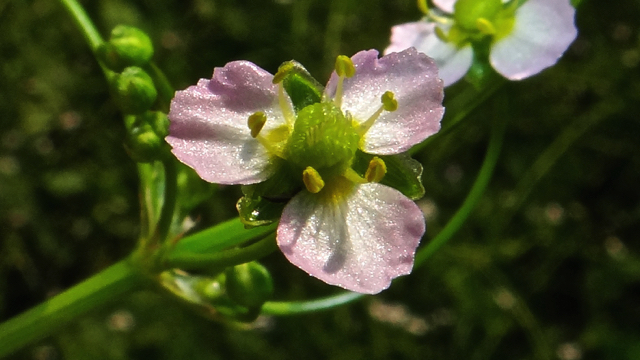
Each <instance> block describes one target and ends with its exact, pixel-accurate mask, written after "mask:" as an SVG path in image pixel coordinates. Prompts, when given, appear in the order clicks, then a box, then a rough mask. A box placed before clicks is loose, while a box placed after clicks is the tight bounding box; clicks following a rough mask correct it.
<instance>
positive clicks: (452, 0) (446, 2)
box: [433, 0, 511, 14]
mask: <svg viewBox="0 0 640 360" xmlns="http://www.w3.org/2000/svg"><path fill="white" fill-rule="evenodd" d="M457 1H458V0H433V3H434V4H435V6H437V7H438V8H439V9H440V10H442V11H444V12H447V13H449V14H453V7H454V5H455V4H456V2H457ZM509 1H511V0H502V3H503V4H504V3H508V2H509Z"/></svg>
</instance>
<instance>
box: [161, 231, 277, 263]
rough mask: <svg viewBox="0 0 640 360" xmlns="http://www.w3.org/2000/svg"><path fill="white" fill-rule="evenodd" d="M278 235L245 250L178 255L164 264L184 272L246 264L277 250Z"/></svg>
mask: <svg viewBox="0 0 640 360" xmlns="http://www.w3.org/2000/svg"><path fill="white" fill-rule="evenodd" d="M275 239H276V234H275V233H272V234H270V235H268V236H267V237H265V238H264V239H262V240H260V241H258V242H256V243H254V244H251V245H249V246H246V247H243V248H236V249H230V250H226V251H221V252H217V253H210V254H202V253H192V254H188V253H187V254H185V253H183V254H176V255H173V256H172V255H171V254H169V256H167V259H166V260H165V262H164V265H165V267H167V268H180V269H183V270H196V269H203V268H212V267H215V268H218V267H220V268H225V267H228V266H234V265H239V264H244V263H246V262H249V261H252V260H257V259H259V258H261V257H264V256H267V255H269V254H271V253H272V252H273V251H274V250H276V249H277V246H276V242H275Z"/></svg>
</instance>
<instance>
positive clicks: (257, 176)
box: [166, 61, 284, 184]
mask: <svg viewBox="0 0 640 360" xmlns="http://www.w3.org/2000/svg"><path fill="white" fill-rule="evenodd" d="M272 79H273V75H271V74H269V73H268V72H266V71H265V70H263V69H261V68H260V67H258V66H257V65H255V64H253V63H251V62H248V61H235V62H230V63H228V64H227V65H225V66H224V67H222V68H216V69H215V70H214V72H213V78H212V79H211V80H206V79H201V80H200V81H198V84H197V85H196V86H191V87H189V88H187V89H186V90H183V91H178V92H176V96H175V98H174V99H173V100H172V101H171V111H170V112H169V119H170V120H171V126H170V129H169V136H167V137H166V141H167V142H168V143H169V144H170V145H171V146H172V147H173V150H172V151H173V154H174V155H175V156H176V157H177V158H178V160H180V161H182V162H183V163H185V164H187V165H188V166H190V167H192V168H193V169H194V170H195V171H196V172H197V173H198V175H200V177H202V178H203V179H204V180H206V181H210V182H215V183H219V184H252V183H257V182H260V181H263V180H265V179H266V178H267V177H268V176H269V175H270V174H271V173H270V171H271V170H270V168H269V164H270V160H269V156H268V154H267V151H266V149H265V148H264V147H263V146H262V145H261V144H260V143H259V142H258V141H257V140H256V139H254V138H252V137H251V133H250V130H249V128H248V126H247V119H248V118H249V115H251V114H253V113H255V112H257V111H262V112H264V113H265V114H266V115H267V123H266V124H265V127H264V130H263V131H268V130H269V129H272V128H274V127H276V126H278V125H281V124H283V123H284V117H283V115H282V112H281V110H280V107H279V106H278V96H277V86H276V85H274V84H272V82H271V80H272Z"/></svg>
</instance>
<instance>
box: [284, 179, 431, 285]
mask: <svg viewBox="0 0 640 360" xmlns="http://www.w3.org/2000/svg"><path fill="white" fill-rule="evenodd" d="M340 195H341V196H339V198H340V200H338V201H336V200H335V199H336V197H334V198H333V200H332V199H328V196H327V194H326V193H325V194H322V193H319V194H311V193H309V192H306V191H303V192H300V193H299V194H298V195H296V196H295V197H294V198H293V199H292V200H291V201H290V202H289V204H287V206H286V207H285V209H284V211H283V213H282V218H281V219H280V225H279V226H278V233H277V241H278V246H279V247H280V249H281V250H282V252H283V253H284V255H285V256H286V257H287V259H288V260H289V261H290V262H291V263H293V264H294V265H296V266H298V267H299V268H301V269H302V270H304V271H306V272H307V273H309V274H310V275H312V276H315V277H317V278H319V279H320V280H322V281H324V282H326V283H328V284H331V285H337V286H341V287H343V288H345V289H348V290H353V291H357V292H361V293H367V294H375V293H378V292H380V291H382V290H384V289H386V288H387V287H389V284H390V283H391V280H392V279H393V278H395V277H398V276H400V275H406V274H408V273H410V272H411V269H412V267H413V259H414V255H415V250H416V247H417V246H418V244H419V242H420V238H421V237H422V235H423V234H424V231H425V221H424V216H423V215H422V212H421V211H420V209H419V208H418V207H417V206H416V204H415V203H414V202H413V201H411V200H409V199H408V198H407V197H405V196H404V195H402V194H401V193H400V192H399V191H397V190H395V189H393V188H390V187H387V186H384V185H381V184H378V183H367V184H362V185H354V187H353V188H352V189H351V190H350V192H349V191H348V192H347V193H346V194H340ZM329 197H330V195H329Z"/></svg>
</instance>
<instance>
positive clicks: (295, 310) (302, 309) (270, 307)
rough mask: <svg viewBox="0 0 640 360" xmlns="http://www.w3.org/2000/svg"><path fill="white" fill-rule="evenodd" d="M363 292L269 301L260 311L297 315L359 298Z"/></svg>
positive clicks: (269, 313)
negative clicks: (312, 298) (307, 299)
mask: <svg viewBox="0 0 640 360" xmlns="http://www.w3.org/2000/svg"><path fill="white" fill-rule="evenodd" d="M362 297H364V294H359V293H354V292H351V291H347V292H344V293H341V294H338V295H334V296H328V297H325V298H321V299H317V300H310V301H282V302H280V301H269V302H266V303H265V304H264V305H262V313H263V314H267V315H297V314H304V313H310V312H316V311H321V310H328V309H332V308H334V307H336V306H340V305H344V304H347V303H350V302H352V301H355V300H358V299H361V298H362Z"/></svg>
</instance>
